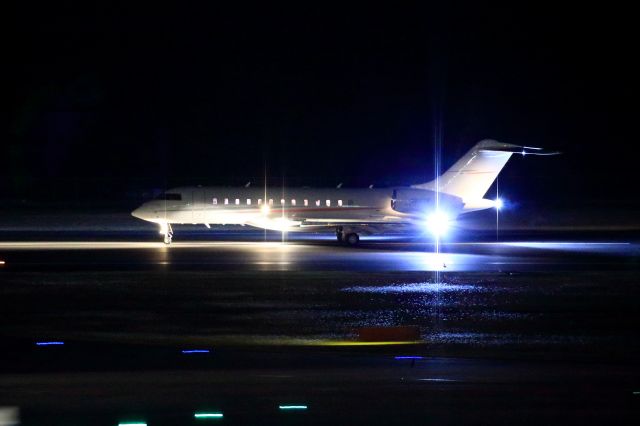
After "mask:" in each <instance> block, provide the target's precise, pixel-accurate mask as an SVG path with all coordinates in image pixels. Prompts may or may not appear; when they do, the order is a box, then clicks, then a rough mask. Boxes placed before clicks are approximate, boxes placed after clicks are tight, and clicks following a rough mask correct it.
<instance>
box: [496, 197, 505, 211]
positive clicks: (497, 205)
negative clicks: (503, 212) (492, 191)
mask: <svg viewBox="0 0 640 426" xmlns="http://www.w3.org/2000/svg"><path fill="white" fill-rule="evenodd" d="M494 203H495V204H494V207H495V208H496V210H500V209H501V208H502V207H503V206H504V202H503V201H502V200H501V199H500V198H496V199H495V201H494Z"/></svg>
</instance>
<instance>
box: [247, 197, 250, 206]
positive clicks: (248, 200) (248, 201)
mask: <svg viewBox="0 0 640 426" xmlns="http://www.w3.org/2000/svg"><path fill="white" fill-rule="evenodd" d="M247 205H248V206H250V205H251V198H247Z"/></svg>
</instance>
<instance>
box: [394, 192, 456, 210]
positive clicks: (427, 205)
mask: <svg viewBox="0 0 640 426" xmlns="http://www.w3.org/2000/svg"><path fill="white" fill-rule="evenodd" d="M436 196H437V198H436ZM436 201H437V206H436ZM463 207H464V203H463V202H462V199H461V198H460V197H456V196H455V195H450V194H445V193H443V192H441V193H439V194H437V193H436V192H435V191H430V190H426V189H414V188H397V189H394V190H393V195H392V197H391V208H392V209H393V210H395V211H397V212H399V213H406V214H411V215H417V216H426V215H429V214H430V213H433V212H435V211H436V210H439V211H445V212H448V213H449V214H451V215H457V214H458V213H459V212H460V211H461V210H462V208H463Z"/></svg>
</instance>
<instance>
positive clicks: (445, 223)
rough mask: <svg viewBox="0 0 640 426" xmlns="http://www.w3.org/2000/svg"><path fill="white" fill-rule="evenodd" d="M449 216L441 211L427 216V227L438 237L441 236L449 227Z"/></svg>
mask: <svg viewBox="0 0 640 426" xmlns="http://www.w3.org/2000/svg"><path fill="white" fill-rule="evenodd" d="M449 220H450V219H449V216H447V214H446V213H444V212H441V211H436V212H435V213H431V214H430V215H429V216H427V229H428V230H429V232H431V233H432V234H433V235H434V236H436V237H441V236H443V235H444V234H446V233H447V230H448V229H449Z"/></svg>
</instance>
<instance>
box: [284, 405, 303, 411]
mask: <svg viewBox="0 0 640 426" xmlns="http://www.w3.org/2000/svg"><path fill="white" fill-rule="evenodd" d="M279 408H280V409H281V410H306V409H307V406H306V405H280V406H279Z"/></svg>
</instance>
